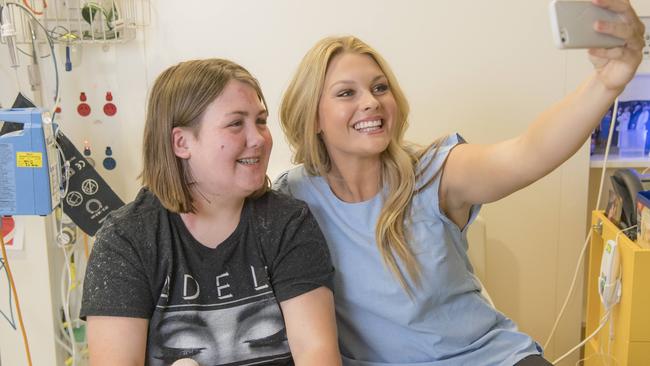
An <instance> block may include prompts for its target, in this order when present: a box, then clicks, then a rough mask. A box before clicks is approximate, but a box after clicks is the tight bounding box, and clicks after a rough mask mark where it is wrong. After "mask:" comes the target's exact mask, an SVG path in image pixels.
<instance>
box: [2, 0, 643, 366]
mask: <svg viewBox="0 0 650 366" xmlns="http://www.w3.org/2000/svg"><path fill="white" fill-rule="evenodd" d="M634 3H636V4H637V5H638V6H641V8H639V10H640V13H642V14H646V15H648V14H650V9H649V8H650V4H648V2H647V1H643V4H642V1H640V0H636V1H634ZM547 5H548V1H546V0H528V1H521V0H498V1H489V2H488V1H472V2H469V1H454V2H450V1H445V2H443V1H426V0H417V1H416V0H413V1H409V2H397V1H388V0H383V1H376V0H360V1H354V2H351V1H343V0H331V1H327V2H324V1H298V0H294V1H291V0H276V1H252V0H240V1H212V2H207V1H196V0H193V1H189V0H188V1H174V2H172V1H158V2H154V3H153V6H152V9H151V10H152V19H151V24H150V26H149V27H147V28H146V29H145V30H144V32H142V33H140V34H139V35H138V39H137V41H134V42H130V43H127V44H123V45H116V46H110V47H108V48H107V49H103V48H102V47H101V46H88V47H84V49H83V51H82V53H81V64H80V65H75V69H74V71H73V72H71V73H66V74H65V75H63V78H62V80H63V88H64V89H63V97H64V98H63V113H62V115H61V117H62V119H61V121H62V122H61V124H62V126H63V128H64V131H65V133H66V134H67V135H68V136H69V137H71V139H72V140H73V141H74V142H75V143H76V145H77V147H78V148H79V149H81V148H82V146H83V141H84V140H89V141H90V143H91V145H92V146H93V149H94V150H93V156H94V158H95V159H96V160H97V161H98V162H101V159H103V157H104V155H103V150H104V148H105V146H106V145H110V146H112V147H113V151H114V157H115V158H116V160H117V163H118V168H117V169H116V170H113V171H110V172H107V171H106V170H104V169H99V171H100V173H101V174H102V175H103V176H104V177H105V179H107V180H108V181H109V183H111V184H112V185H113V188H114V189H115V190H116V191H117V192H118V194H119V195H120V196H121V197H122V198H123V199H124V200H130V199H131V198H132V197H133V196H134V195H135V193H136V192H137V189H138V182H137V180H136V176H137V174H138V172H139V170H140V167H141V153H140V149H141V135H142V130H143V116H144V107H145V101H146V91H147V90H148V87H149V86H150V85H151V83H152V81H153V79H154V78H155V77H156V75H157V74H158V73H159V72H161V71H162V70H163V69H165V68H166V67H168V66H170V65H172V64H174V63H176V62H178V61H181V60H186V59H192V58H206V57H225V58H230V59H233V60H235V61H237V62H239V63H241V64H242V65H244V66H245V67H247V68H248V69H249V70H250V71H251V72H252V73H253V74H254V75H256V76H257V77H258V79H259V80H260V82H261V85H262V88H263V90H264V91H265V94H266V98H267V101H268V102H269V107H270V108H271V116H272V117H271V119H270V127H271V129H272V133H273V136H274V138H275V145H274V150H273V154H272V159H271V164H270V166H269V175H270V176H271V177H272V178H273V177H275V176H276V175H277V174H278V173H280V172H281V171H283V170H284V169H286V168H288V167H289V165H290V151H289V149H288V147H287V146H286V144H285V143H284V139H283V137H282V132H281V130H280V128H279V124H278V122H277V112H278V104H279V101H280V98H281V93H282V91H283V90H284V88H285V87H286V85H287V84H288V80H289V78H290V76H291V74H292V72H293V71H294V70H295V68H296V66H297V64H298V63H299V61H300V58H301V57H302V55H303V54H304V53H305V52H306V51H307V49H308V48H309V47H311V45H312V44H313V43H314V42H315V41H316V40H318V39H320V38H321V37H323V36H326V35H331V34H354V35H357V36H359V37H361V38H362V39H364V40H365V41H367V42H368V43H370V44H371V45H373V46H374V47H375V48H377V49H378V50H379V51H380V52H381V53H382V54H383V55H384V57H385V58H386V59H387V60H388V61H389V62H390V63H391V65H392V67H393V69H394V71H395V72H396V74H397V76H398V78H399V80H400V81H401V84H402V87H403V88H404V90H405V91H406V93H407V96H408V97H409V100H410V102H411V107H412V114H411V125H412V127H411V129H410V131H409V132H408V134H407V137H408V138H410V139H412V140H414V141H416V142H420V143H427V142H429V141H431V140H432V139H434V138H435V137H437V136H439V135H441V134H443V133H449V132H455V131H458V132H460V133H461V134H463V135H464V136H465V138H466V139H468V140H469V141H470V142H475V143H490V142H495V141H498V140H501V139H505V138H508V137H512V136H514V135H516V134H518V133H520V132H522V131H523V130H524V128H525V127H526V126H527V125H528V124H529V123H530V122H531V121H532V120H533V119H534V118H535V117H536V116H537V115H539V114H540V113H541V112H542V111H543V110H544V109H545V108H546V107H548V106H549V105H550V104H552V103H553V102H555V101H557V100H559V99H561V98H562V97H563V96H564V95H565V94H566V93H567V92H569V91H571V90H572V89H573V88H575V87H576V86H577V85H578V83H579V81H580V80H581V79H582V78H583V77H585V76H586V75H588V73H589V72H590V64H589V63H588V61H587V57H586V55H585V53H584V52H583V51H558V50H556V49H554V48H553V45H552V40H551V35H550V30H549V22H548V16H547V13H548V11H547ZM181 19H182V20H181ZM46 62H48V61H46ZM48 67H49V64H44V68H45V71H44V72H49V71H48V70H50V69H49V68H48ZM21 72H22V71H20V72H19V75H22V74H21ZM19 79H21V77H19ZM22 80H24V75H23V76H22ZM22 83H24V81H22ZM0 85H2V87H0V102H2V104H3V105H4V106H8V105H9V104H10V103H11V100H12V99H13V96H14V94H15V92H16V88H15V87H14V85H15V76H14V74H13V71H9V67H8V56H7V52H6V49H5V48H4V47H0ZM23 89H26V88H25V87H23ZM107 90H111V91H112V92H113V95H114V97H115V101H114V103H115V104H116V105H117V106H118V115H117V116H115V117H113V118H107V117H104V116H103V115H102V114H101V112H99V111H100V110H101V107H102V106H103V104H104V93H105V92H106V91H107ZM80 91H85V92H86V93H87V94H88V96H89V103H90V104H91V107H92V108H93V111H94V112H93V114H92V115H91V117H90V118H79V117H78V116H76V115H75V113H72V112H74V110H75V109H76V105H77V104H78V96H79V92H80ZM95 111H96V112H95ZM567 128H570V126H567ZM515 158H516V157H513V159H515ZM588 169H589V162H588V152H587V150H586V149H585V148H583V149H582V150H581V151H580V152H579V153H578V154H577V155H576V156H575V157H574V158H572V159H571V160H569V161H568V162H567V163H566V164H564V165H563V166H562V167H561V168H560V169H558V170H557V171H555V172H554V173H552V174H551V175H549V176H548V177H546V178H544V179H542V180H541V181H539V182H537V183H535V184H533V185H532V186H531V187H529V188H527V189H525V190H523V191H521V192H518V193H515V194H514V195H512V196H511V197H508V198H506V199H504V200H502V201H500V202H498V203H494V204H490V205H486V206H485V207H484V208H483V216H484V217H485V219H486V222H487V228H488V236H489V237H488V261H487V277H488V280H487V286H488V288H489V290H490V293H491V295H492V297H493V299H494V301H495V302H496V305H497V307H498V308H499V309H500V310H502V311H503V312H505V313H506V314H507V315H508V316H510V317H512V318H513V319H514V320H515V321H516V322H517V323H518V324H519V326H520V328H521V329H522V330H523V331H525V332H528V333H530V334H531V335H532V336H533V337H535V338H536V339H537V340H538V341H539V342H540V343H542V342H543V341H544V340H545V338H546V336H547V335H548V333H549V331H550V328H551V325H552V323H553V320H554V316H555V315H556V314H557V312H558V310H559V307H560V306H561V304H562V301H563V299H564V295H565V294H566V291H567V289H568V285H569V281H570V277H571V275H572V271H573V268H574V265H575V261H576V258H577V256H578V253H579V248H580V247H581V245H582V242H583V236H584V233H585V230H586V226H585V209H586V202H587V181H588ZM30 245H37V244H36V243H27V245H26V246H27V247H28V246H30ZM581 296H582V289H578V292H577V294H576V295H575V300H574V301H572V303H571V306H570V307H569V309H568V312H567V314H566V315H565V317H564V321H563V322H562V326H561V328H560V332H559V333H558V335H557V337H556V340H555V342H554V343H553V344H552V345H551V346H550V347H549V349H548V350H547V356H549V358H553V356H555V355H558V354H560V352H564V351H565V350H567V349H568V348H570V347H571V346H573V345H574V344H576V343H577V342H578V340H579V336H580V325H581V318H582V315H581V314H582V310H581V309H580V307H581V303H582V302H581ZM3 343H4V340H3ZM2 352H3V353H4V352H5V349H4V348H3V350H2ZM3 356H4V355H3ZM572 360H573V361H571V362H568V363H566V364H567V365H568V364H573V363H575V361H576V360H577V357H574V358H573V359H572Z"/></svg>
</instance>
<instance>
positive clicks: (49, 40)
mask: <svg viewBox="0 0 650 366" xmlns="http://www.w3.org/2000/svg"><path fill="white" fill-rule="evenodd" d="M44 3H45V2H44ZM10 5H11V6H15V7H17V8H19V9H22V10H23V11H24V12H26V13H27V14H28V15H29V16H30V17H31V18H32V19H33V20H34V22H35V23H36V24H38V26H39V27H41V29H43V31H44V32H45V38H46V39H47V43H48V45H49V47H50V53H51V55H52V62H53V64H54V82H55V88H54V108H52V121H54V117H55V116H56V107H57V106H58V105H59V97H60V96H59V85H60V82H59V66H58V65H57V61H56V53H55V51H54V41H53V40H52V37H51V36H50V33H49V31H48V30H47V28H45V26H44V25H43V24H42V23H41V22H39V21H38V19H37V18H36V16H35V15H34V14H33V13H32V11H31V9H30V8H28V7H26V6H25V5H22V4H19V3H15V2H6V3H5V6H4V7H2V8H1V9H0V10H1V11H0V19H1V18H2V17H1V15H2V11H4V9H6V8H7V7H8V6H10Z"/></svg>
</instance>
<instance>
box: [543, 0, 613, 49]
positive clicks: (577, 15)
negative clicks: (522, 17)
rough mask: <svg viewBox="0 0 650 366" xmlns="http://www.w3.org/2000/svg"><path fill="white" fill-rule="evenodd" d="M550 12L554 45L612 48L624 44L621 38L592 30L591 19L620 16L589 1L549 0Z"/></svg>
mask: <svg viewBox="0 0 650 366" xmlns="http://www.w3.org/2000/svg"><path fill="white" fill-rule="evenodd" d="M550 15H551V30H552V31H553V39H554V41H555V45H556V46H557V48H612V47H618V46H623V45H624V44H625V40H623V39H621V38H617V37H614V36H610V35H609V34H602V33H598V32H596V31H595V30H594V23H595V22H596V21H598V20H605V21H608V22H620V21H621V20H622V19H621V18H620V16H619V15H618V14H616V13H614V12H612V11H610V10H607V9H603V8H599V7H598V6H596V5H594V4H592V3H591V2H589V1H562V0H553V1H552V2H551V5H550Z"/></svg>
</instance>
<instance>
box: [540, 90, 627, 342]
mask: <svg viewBox="0 0 650 366" xmlns="http://www.w3.org/2000/svg"><path fill="white" fill-rule="evenodd" d="M617 114H618V98H616V99H615V100H614V108H613V109H612V119H611V122H610V126H609V133H608V135H607V144H606V146H605V156H604V157H603V169H602V172H601V175H600V183H599V185H598V199H597V200H596V210H598V207H600V200H601V198H602V194H603V185H604V183H605V171H606V170H607V158H608V157H609V148H610V146H611V143H612V137H613V136H614V126H615V124H616V117H617ZM592 232H593V230H591V229H590V230H589V233H588V234H587V238H586V239H585V242H584V244H583V245H582V250H581V251H580V256H579V257H578V263H577V264H576V269H575V271H574V272H573V279H572V280H571V286H570V287H569V292H568V293H567V295H566V298H565V299H564V303H563V304H562V308H561V309H560V313H559V314H558V315H557V317H556V318H555V322H554V323H553V328H551V333H550V334H549V335H548V338H547V339H546V342H544V347H543V348H544V349H546V348H547V347H548V345H549V343H550V342H551V339H552V338H553V335H555V331H556V330H557V326H558V325H559V323H560V319H561V318H562V315H564V311H565V310H566V307H567V305H568V304H569V300H570V299H571V294H573V290H574V289H575V285H576V280H577V279H578V272H579V271H580V266H581V265H582V261H583V260H584V256H585V253H586V252H587V247H588V246H589V241H590V240H591V235H592Z"/></svg>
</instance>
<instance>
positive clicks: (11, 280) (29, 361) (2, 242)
mask: <svg viewBox="0 0 650 366" xmlns="http://www.w3.org/2000/svg"><path fill="white" fill-rule="evenodd" d="M0 229H2V221H0ZM0 246H1V247H2V258H3V259H4V266H5V269H6V270H7V275H8V276H9V286H10V287H11V291H12V292H13V294H14V298H15V300H16V313H17V315H18V323H19V324H20V331H21V332H22V334H23V344H24V345H25V354H26V355H27V364H28V365H29V366H32V354H31V353H30V352H29V340H28V339H27V332H26V331H25V324H24V323H23V314H22V312H21V311H20V301H19V300H18V291H17V290H16V284H15V283H14V277H13V276H12V274H11V267H10V266H9V258H7V250H6V249H5V238H4V236H3V235H2V230H0Z"/></svg>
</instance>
